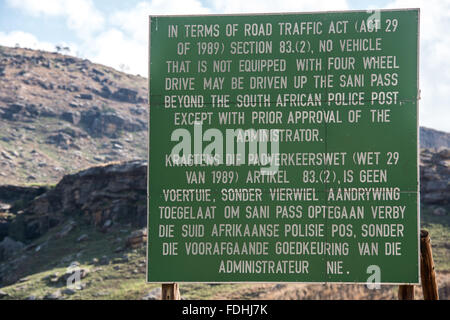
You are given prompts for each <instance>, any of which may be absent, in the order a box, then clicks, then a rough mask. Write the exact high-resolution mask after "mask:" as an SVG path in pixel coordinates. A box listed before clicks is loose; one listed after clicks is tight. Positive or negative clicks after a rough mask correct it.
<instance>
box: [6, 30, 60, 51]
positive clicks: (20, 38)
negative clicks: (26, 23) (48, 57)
mask: <svg viewBox="0 0 450 320" xmlns="http://www.w3.org/2000/svg"><path fill="white" fill-rule="evenodd" d="M0 44H1V45H4V46H7V47H15V46H16V45H18V46H19V47H21V48H28V49H34V50H45V51H55V45H54V44H52V43H49V42H43V41H39V40H38V39H37V38H36V37H35V36H34V35H32V34H31V33H28V32H23V31H11V32H8V33H4V32H0Z"/></svg>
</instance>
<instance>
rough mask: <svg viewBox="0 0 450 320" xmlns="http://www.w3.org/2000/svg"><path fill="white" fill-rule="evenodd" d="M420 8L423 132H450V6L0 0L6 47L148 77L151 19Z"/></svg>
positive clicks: (442, 1)
mask: <svg viewBox="0 0 450 320" xmlns="http://www.w3.org/2000/svg"><path fill="white" fill-rule="evenodd" d="M388 8H420V10H421V11H420V12H421V13H420V14H421V16H420V71H419V72H420V89H421V100H420V103H419V106H420V107H419V108H420V109H419V110H420V112H419V122H420V125H421V126H426V127H429V128H434V129H437V130H443V131H447V132H450V106H448V105H447V100H448V96H449V95H450V72H449V71H450V0H371V1H364V0H359V1H357V0H151V1H142V0H129V1H123V0H0V45H5V46H10V47H14V46H16V45H19V46H20V47H22V48H31V49H41V50H47V51H52V52H54V51H56V49H55V48H56V46H60V47H67V48H69V49H68V50H66V51H65V52H64V53H66V54H71V55H75V56H78V57H80V58H86V59H89V60H91V61H93V62H96V63H101V64H104V65H108V66H111V67H114V68H116V69H118V70H121V71H125V72H128V73H131V74H140V75H142V76H145V77H146V76H147V72H148V71H147V70H148V67H147V66H148V61H147V59H148V16H149V15H157V14H222V13H223V14H232V13H260V12H268V13H270V12H302V11H308V12H310V11H331V10H368V9H388Z"/></svg>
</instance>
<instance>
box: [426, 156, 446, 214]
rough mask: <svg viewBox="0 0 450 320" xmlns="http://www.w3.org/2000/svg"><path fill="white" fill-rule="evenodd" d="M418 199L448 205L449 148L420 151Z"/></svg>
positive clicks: (428, 202)
mask: <svg viewBox="0 0 450 320" xmlns="http://www.w3.org/2000/svg"><path fill="white" fill-rule="evenodd" d="M420 195H421V197H420V200H421V202H422V203H426V204H434V205H442V206H445V205H448V204H449V202H450V149H448V148H442V149H440V150H438V151H437V152H432V151H431V150H430V149H422V150H421V153H420Z"/></svg>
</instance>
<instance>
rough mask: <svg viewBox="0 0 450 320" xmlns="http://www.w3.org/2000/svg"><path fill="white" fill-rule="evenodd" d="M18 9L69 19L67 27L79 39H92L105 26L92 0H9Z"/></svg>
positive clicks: (33, 14)
mask: <svg viewBox="0 0 450 320" xmlns="http://www.w3.org/2000/svg"><path fill="white" fill-rule="evenodd" d="M7 2H8V4H9V5H10V6H11V7H13V8H16V9H20V10H23V11H24V12H26V13H28V14H30V15H32V16H35V17H40V16H53V17H58V16H59V17H63V18H65V19H67V21H66V24H67V27H68V28H69V29H71V30H74V31H75V32H76V33H77V35H78V36H79V37H82V38H84V37H91V36H92V34H93V33H94V32H96V31H99V30H100V29H101V28H102V27H103V26H104V22H105V19H104V17H103V14H102V13H101V12H100V11H98V10H97V9H96V8H95V6H94V4H93V2H92V0H40V1H36V0H7Z"/></svg>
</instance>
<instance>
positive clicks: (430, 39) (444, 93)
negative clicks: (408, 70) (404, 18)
mask: <svg viewBox="0 0 450 320" xmlns="http://www.w3.org/2000/svg"><path fill="white" fill-rule="evenodd" d="M387 7H388V8H420V71H419V72H420V73H419V76H420V90H421V100H420V102H419V110H420V113H419V119H420V124H421V125H424V126H427V127H432V128H435V129H440V130H444V131H447V132H450V107H449V106H448V104H449V102H448V93H449V92H450V73H448V70H450V32H449V30H450V1H449V0H445V1H442V0H439V1H438V0H426V1H420V0H396V1H394V2H392V3H390V4H388V6H387Z"/></svg>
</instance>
